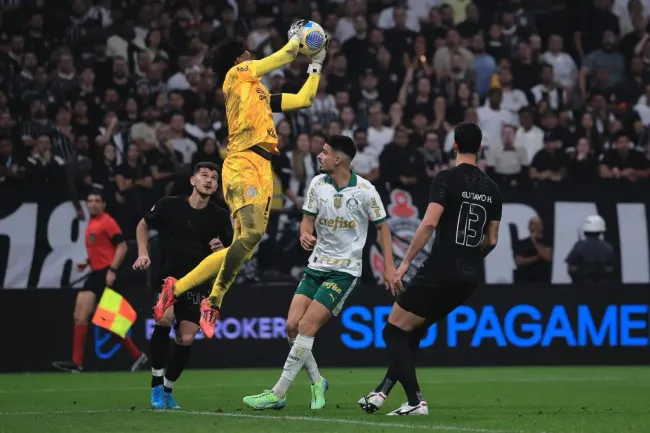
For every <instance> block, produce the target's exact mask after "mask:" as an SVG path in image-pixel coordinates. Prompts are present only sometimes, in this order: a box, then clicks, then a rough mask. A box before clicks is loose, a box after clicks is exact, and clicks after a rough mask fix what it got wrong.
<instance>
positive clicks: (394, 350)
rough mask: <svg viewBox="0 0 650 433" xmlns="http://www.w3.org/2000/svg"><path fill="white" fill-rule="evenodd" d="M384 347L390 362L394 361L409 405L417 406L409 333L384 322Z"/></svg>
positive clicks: (417, 398)
mask: <svg viewBox="0 0 650 433" xmlns="http://www.w3.org/2000/svg"><path fill="white" fill-rule="evenodd" d="M383 336H384V341H385V342H386V349H388V353H389V356H390V357H391V364H392V363H395V368H396V372H397V377H398V378H399V381H400V383H401V384H402V386H403V387H404V392H405V393H406V397H407V398H408V402H409V405H411V406H417V405H418V404H420V397H419V395H418V394H419V389H420V388H419V385H418V380H417V377H416V376H415V364H414V363H413V354H412V353H411V350H410V348H409V344H408V340H409V333H408V332H405V331H404V330H402V329H400V328H398V327H396V326H394V325H392V324H390V323H386V326H384V331H383Z"/></svg>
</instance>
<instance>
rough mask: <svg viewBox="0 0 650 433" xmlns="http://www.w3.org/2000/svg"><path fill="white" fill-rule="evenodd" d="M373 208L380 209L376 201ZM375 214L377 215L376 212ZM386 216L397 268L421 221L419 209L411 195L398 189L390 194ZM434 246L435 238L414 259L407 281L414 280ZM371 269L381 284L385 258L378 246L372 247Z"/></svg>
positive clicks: (372, 203) (372, 204)
mask: <svg viewBox="0 0 650 433" xmlns="http://www.w3.org/2000/svg"><path fill="white" fill-rule="evenodd" d="M373 206H377V208H379V205H378V204H377V201H376V200H375V199H373V200H372V202H371V204H370V207H371V209H372V208H373ZM375 214H377V213H376V212H375ZM386 214H387V217H388V219H387V220H386V223H387V224H388V227H389V229H390V232H391V235H392V237H393V259H394V261H395V266H396V267H397V266H398V265H399V264H400V263H401V261H402V258H403V257H404V255H405V254H406V251H407V250H408V246H409V245H410V243H411V240H412V239H413V235H415V231H416V230H417V228H418V226H419V225H420V222H421V220H420V218H419V213H418V208H417V207H415V206H414V205H413V197H411V194H409V193H408V192H406V191H403V190H400V189H396V190H394V191H393V192H392V193H391V194H390V203H389V205H388V207H387V208H386ZM432 245H433V238H431V240H430V241H429V242H427V244H426V245H425V246H424V249H423V250H422V252H420V254H418V255H417V256H416V257H415V259H413V261H412V262H411V266H410V267H409V270H408V272H407V274H406V276H405V280H407V281H408V280H410V279H411V278H413V275H415V272H417V270H418V268H419V267H420V265H422V263H424V261H425V260H426V258H427V257H429V254H430V253H431V246H432ZM370 268H371V269H372V274H373V275H374V276H375V278H376V279H377V281H379V282H381V281H382V278H383V275H384V258H383V255H382V254H381V249H380V247H379V245H378V244H377V245H372V246H371V247H370Z"/></svg>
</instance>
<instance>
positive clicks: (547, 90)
mask: <svg viewBox="0 0 650 433" xmlns="http://www.w3.org/2000/svg"><path fill="white" fill-rule="evenodd" d="M540 78H541V83H539V84H538V85H536V86H534V87H533V88H532V89H530V93H531V94H532V95H533V99H534V100H535V104H537V103H539V101H541V100H542V99H544V100H546V102H548V105H549V106H550V107H551V108H552V109H553V110H561V109H562V108H563V107H564V106H565V105H566V104H567V99H568V94H567V92H566V91H565V90H564V89H563V88H560V87H557V85H556V84H555V80H554V74H553V66H551V65H550V64H548V63H544V64H543V65H542V67H541V71H540Z"/></svg>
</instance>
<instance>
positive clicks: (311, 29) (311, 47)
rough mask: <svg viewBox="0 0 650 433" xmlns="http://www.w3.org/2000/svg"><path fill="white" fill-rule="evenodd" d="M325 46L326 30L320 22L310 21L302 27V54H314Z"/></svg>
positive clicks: (300, 50) (300, 49)
mask: <svg viewBox="0 0 650 433" xmlns="http://www.w3.org/2000/svg"><path fill="white" fill-rule="evenodd" d="M324 46H325V30H323V28H322V27H321V25H320V24H318V23H316V22H314V21H308V22H307V23H306V24H305V26H304V27H303V29H302V37H301V38H300V48H299V49H298V51H299V52H300V54H304V55H306V56H313V55H314V54H316V53H317V52H319V51H320V50H322V49H323V47H324Z"/></svg>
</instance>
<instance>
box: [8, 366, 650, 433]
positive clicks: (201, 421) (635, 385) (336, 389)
mask: <svg viewBox="0 0 650 433" xmlns="http://www.w3.org/2000/svg"><path fill="white" fill-rule="evenodd" d="M321 373H322V374H323V375H324V376H325V377H326V378H327V379H328V380H329V382H330V385H331V389H330V390H329V391H328V394H327V397H328V399H327V406H326V407H325V409H323V410H322V411H319V412H312V411H311V410H310V409H309V396H310V394H309V386H308V382H307V380H306V374H305V373H304V372H302V373H301V374H300V377H299V379H298V380H297V381H296V383H295V384H294V386H293V388H292V389H291V390H290V392H289V394H288V400H287V407H286V408H285V409H283V410H279V411H265V412H254V411H252V410H250V409H248V408H246V407H245V406H244V405H243V404H242V403H241V399H242V397H243V396H245V395H249V394H256V393H259V392H261V391H262V390H263V389H264V388H269V387H271V386H272V385H273V384H274V383H275V381H276V379H277V376H278V375H279V374H280V369H279V368H278V369H275V370H203V371H201V370H191V371H186V372H185V373H184V374H183V376H182V377H181V379H180V380H179V381H178V383H177V384H176V387H175V389H174V395H175V397H176V400H177V401H178V402H179V403H180V405H181V406H182V410H179V411H173V412H172V411H165V412H158V411H156V412H154V411H152V410H150V409H149V394H150V388H149V382H150V376H149V374H148V373H134V374H132V373H82V374H64V373H58V374H12V375H0V432H2V433H5V432H7V433H9V432H11V433H13V432H18V433H31V432H35V433H36V432H37V433H46V432H62V433H64V432H65V433H70V432H73V433H82V432H111V433H112V432H140V433H144V432H156V433H159V432H173V433H183V432H188V433H189V432H192V433H202V432H210V433H214V432H215V431H225V432H228V433H236V432H242V433H248V432H251V433H252V432H256V433H257V432H263V433H275V432H277V433H280V432H287V433H293V432H295V433H304V432H315V433H319V432H354V433H365V432H368V433H378V432H402V431H418V430H419V431H429V432H447V433H515V432H517V433H542V432H543V433H574V432H576V433H577V432H584V433H624V432H625V433H637V432H638V433H648V432H650V367H598V368H591V367H577V368H565V367H557V368H556V367H553V368H542V367H534V368H471V369H470V368H465V369H455V368H439V369H420V370H419V371H418V377H419V379H420V383H421V385H422V391H423V394H424V396H425V398H426V399H427V401H428V403H429V409H430V413H429V416H427V417H415V416H414V417H400V418H396V417H387V416H385V414H386V413H388V412H389V411H390V410H393V409H395V408H397V407H398V406H399V405H400V404H401V403H402V402H404V401H405V397H404V393H403V392H402V389H401V387H400V386H399V385H397V386H396V388H395V390H394V391H393V393H392V394H391V395H390V396H389V398H388V400H387V402H386V404H385V405H384V408H382V410H381V411H380V412H377V413H375V414H372V415H369V414H366V413H365V412H362V411H361V410H360V409H359V407H358V406H357V403H356V401H357V400H358V399H359V397H361V396H362V395H364V394H365V393H367V392H368V391H370V390H372V388H373V387H374V386H375V385H376V384H377V383H378V381H379V380H380V379H381V377H382V375H383V370H379V369H323V370H322V371H321Z"/></svg>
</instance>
